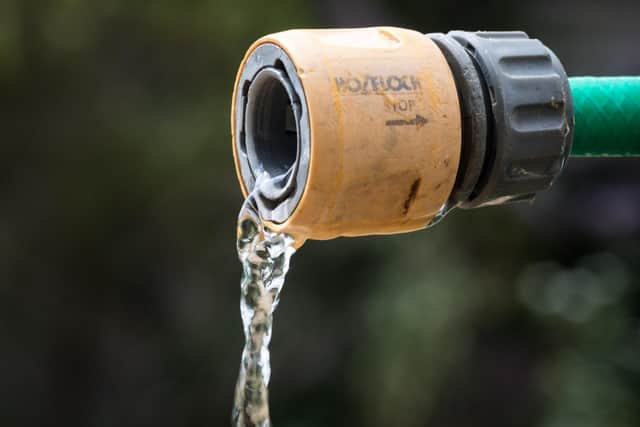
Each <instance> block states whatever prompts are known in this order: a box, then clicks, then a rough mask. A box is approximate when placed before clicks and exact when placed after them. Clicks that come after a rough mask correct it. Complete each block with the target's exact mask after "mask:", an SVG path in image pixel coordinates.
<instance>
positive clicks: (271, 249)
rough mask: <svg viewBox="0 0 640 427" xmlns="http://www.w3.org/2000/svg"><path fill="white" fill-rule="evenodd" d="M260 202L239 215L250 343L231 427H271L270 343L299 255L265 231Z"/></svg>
mask: <svg viewBox="0 0 640 427" xmlns="http://www.w3.org/2000/svg"><path fill="white" fill-rule="evenodd" d="M255 187H256V188H260V185H258V184H256V186H255ZM256 199H257V197H255V193H253V194H252V195H250V196H249V197H247V200H245V202H244V204H243V205H242V209H241V210H240V215H239V216H238V240H237V249H238V257H239V258H240V262H241V263H242V279H241V282H240V288H241V298H240V313H241V315H242V324H243V327H244V336H245V343H244V350H243V351H242V361H241V363H240V373H239V374H238V382H237V384H236V392H235V399H234V406H233V413H232V425H234V426H236V427H249V426H260V427H267V426H270V425H271V420H270V418H269V396H268V388H267V387H268V385H269V377H270V376H271V365H270V361H269V342H270V341H271V328H272V325H273V312H274V310H275V309H276V307H277V306H278V301H279V297H280V290H281V289H282V285H283V284H284V279H285V275H286V274H287V271H288V270H289V260H290V258H291V256H292V255H293V253H294V252H295V247H294V246H293V245H294V239H293V238H292V237H291V236H289V235H287V234H283V233H276V232H272V231H270V230H268V229H267V228H265V227H264V225H263V222H262V220H261V218H260V215H259V213H258V209H257V208H256Z"/></svg>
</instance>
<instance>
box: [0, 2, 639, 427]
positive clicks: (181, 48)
mask: <svg viewBox="0 0 640 427" xmlns="http://www.w3.org/2000/svg"><path fill="white" fill-rule="evenodd" d="M638 17H640V3H638V2H637V1H636V0H629V1H623V0H615V1H614V0H612V1H607V2H604V1H598V0H563V1H558V0H543V1H533V0H531V1H507V0H489V1H479V0H474V1H470V0H466V1H453V0H451V1H445V0H442V1H438V2H436V1H427V0H422V1H416V0H376V1H365V0H357V1H346V0H312V1H309V0H306V1H305V0H269V1H249V0H235V1H230V2H223V1H220V0H183V1H169V0H155V1H137V0H126V1H125V0H110V1H102V2H99V1H82V0H46V1H45V0H2V1H1V2H0V113H1V114H0V135H1V142H0V171H1V172H0V196H1V197H0V424H1V425H2V426H47V425H65V426H158V427H160V426H205V425H208V426H225V425H228V424H229V420H230V409H231V401H232V395H233V388H234V383H235V377H236V374H237V368H238V365H239V357H240V351H241V347H242V341H243V338H242V331H241V324H240V316H239V276H240V266H239V263H238V262H237V259H236V253H235V250H234V237H235V219H236V215H237V211H238V209H239V207H240V204H241V201H242V200H241V195H240V191H239V187H238V184H237V182H236V177H235V173H234V169H233V161H232V155H231V141H230V130H229V106H230V98H231V90H232V84H233V78H234V76H235V72H236V69H237V66H238V64H239V62H240V60H241V58H242V56H243V54H244V51H245V50H246V48H247V47H248V46H249V44H250V43H251V42H252V41H253V40H254V39H256V38H257V37H259V36H261V35H263V34H266V33H270V32H275V31H279V30H284V29H288V28H294V27H335V26H363V25H378V24H387V25H397V26H407V27H409V28H414V29H418V30H421V31H423V32H434V31H447V30H450V29H467V30H477V29H492V30H510V29H520V30H525V31H527V32H528V33H529V34H530V35H531V36H534V37H538V38H541V39H542V40H543V41H544V42H545V43H546V44H547V45H549V46H550V47H552V48H553V49H554V50H555V51H556V53H557V54H558V55H559V57H560V58H561V59H562V60H563V62H564V64H565V66H566V68H567V70H568V73H569V74H570V75H582V74H592V75H607V74H610V75H617V74H640V55H639V54H638V43H640V26H638V23H637V21H638ZM639 261H640V160H637V159H635V160H634V159H627V160H620V159H618V160H616V159H603V160H582V159H572V160H571V161H570V162H569V164H568V166H567V168H566V171H565V173H564V175H563V176H562V178H561V179H560V180H559V181H558V182H557V184H556V185H555V186H554V188H553V189H552V190H551V191H549V192H547V193H545V194H542V195H540V196H539V198H538V199H537V201H536V202H535V203H534V204H533V205H531V206H529V205H523V206H515V207H495V208H484V209H480V210H476V211H455V212H453V213H451V214H450V215H449V216H448V217H447V218H446V219H445V220H444V221H443V222H441V223H440V224H439V225H437V226H436V227H434V228H432V229H430V230H426V231H422V232H417V233H413V234H408V235H399V236H385V237H368V238H359V239H353V238H352V239H338V240H333V241H328V242H309V243H307V244H306V245H305V246H304V247H303V248H302V249H301V250H300V251H299V252H298V253H297V254H296V255H295V257H294V259H293V262H292V269H291V272H290V275H289V278H288V279H289V280H288V282H287V284H286V286H285V289H284V291H283V295H282V303H281V305H280V307H279V309H278V312H277V315H276V319H275V333H274V339H273V342H272V361H273V376H272V387H271V403H272V416H273V420H274V423H275V424H276V425H277V426H300V427H303V426H340V425H352V426H374V427H375V426H427V425H428V426H447V427H455V426H460V427H462V426H470V427H471V426H474V427H476V426H492V427H500V426H505V427H506V426H544V427H572V426H580V427H590V426H594V427H596V426H598V427H599V426H608V427H627V426H629V427H631V426H638V425H639V424H640V263H639Z"/></svg>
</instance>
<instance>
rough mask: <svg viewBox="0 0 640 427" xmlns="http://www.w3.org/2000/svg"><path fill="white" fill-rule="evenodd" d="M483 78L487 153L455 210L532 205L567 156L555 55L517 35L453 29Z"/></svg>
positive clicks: (564, 82)
mask: <svg viewBox="0 0 640 427" xmlns="http://www.w3.org/2000/svg"><path fill="white" fill-rule="evenodd" d="M447 36H449V37H451V38H453V39H454V40H456V41H457V42H458V43H459V44H460V45H461V46H462V47H463V48H465V50H466V51H467V53H468V54H469V56H470V57H471V58H472V59H473V61H474V63H475V65H476V66H477V68H478V70H479V72H480V74H481V75H482V77H483V80H484V85H485V87H484V92H485V98H486V102H487V110H488V113H489V114H488V131H487V147H486V149H487V152H486V155H485V159H484V167H483V171H482V173H481V175H480V178H479V180H478V183H477V185H476V187H475V189H474V191H473V193H472V194H471V195H470V197H469V199H468V200H467V201H466V202H463V203H461V204H460V206H461V207H468V208H472V207H478V206H482V205H491V204H502V203H506V202H510V201H519V200H531V199H533V197H534V196H535V194H536V193H537V192H538V191H541V190H545V189H547V188H549V187H550V186H551V184H552V183H553V181H554V179H555V178H556V177H557V175H558V174H559V172H560V171H561V170H562V167H563V165H564V163H565V161H566V159H567V157H568V155H569V151H570V148H571V141H572V132H573V127H574V126H573V105H572V101H571V92H570V90H569V83H568V78H567V75H566V73H565V71H564V69H563V67H562V64H561V63H560V61H559V60H558V58H557V57H556V56H555V55H554V53H553V52H552V51H551V50H550V49H549V48H547V47H546V46H545V45H543V44H542V43H541V42H540V41H539V40H535V39H529V38H528V36H527V35H526V34H525V33H523V32H477V33H471V32H465V31H452V32H450V33H448V35H447Z"/></svg>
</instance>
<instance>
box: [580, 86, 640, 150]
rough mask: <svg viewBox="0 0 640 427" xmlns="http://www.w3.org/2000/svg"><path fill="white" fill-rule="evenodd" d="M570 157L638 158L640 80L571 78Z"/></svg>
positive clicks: (639, 146) (639, 143) (639, 142)
mask: <svg viewBox="0 0 640 427" xmlns="http://www.w3.org/2000/svg"><path fill="white" fill-rule="evenodd" d="M569 84H570V86H571V94H572V96H573V106H574V116H575V122H576V124H575V133H574V137H573V147H572V149H571V155H572V156H640V77H573V78H570V79H569Z"/></svg>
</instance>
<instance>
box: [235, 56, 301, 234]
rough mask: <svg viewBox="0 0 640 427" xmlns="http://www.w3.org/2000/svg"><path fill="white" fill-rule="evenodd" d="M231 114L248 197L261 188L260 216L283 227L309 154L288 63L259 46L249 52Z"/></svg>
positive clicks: (291, 66) (298, 87) (298, 196)
mask: <svg viewBox="0 0 640 427" xmlns="http://www.w3.org/2000/svg"><path fill="white" fill-rule="evenodd" d="M233 110H234V122H233V126H234V132H233V134H234V145H235V155H236V161H237V165H238V169H239V172H240V178H241V180H242V182H243V184H244V187H245V189H246V191H247V192H252V191H253V190H254V187H255V185H256V181H257V180H258V179H259V178H261V177H263V176H264V175H267V176H268V177H269V178H272V179H271V180H268V181H267V182H264V184H262V185H260V189H259V191H258V192H257V193H256V197H257V198H258V199H259V200H258V201H259V210H260V215H261V216H262V218H263V219H265V220H267V221H271V222H274V223H282V222H284V221H286V220H287V219H288V218H289V216H291V214H292V213H293V211H294V210H295V208H296V206H297V205H298V202H299V201H300V199H301V197H302V193H303V192H304V189H305V186H306V181H307V175H308V173H309V162H310V155H311V154H310V153H311V148H310V147H311V141H310V131H309V112H308V109H307V101H306V97H305V94H304V90H303V87H302V82H301V81H300V77H299V76H298V73H297V69H296V67H295V65H294V63H293V61H291V58H289V56H288V55H287V53H286V52H284V50H282V49H281V48H280V47H278V46H276V45H274V44H271V43H264V44H261V45H259V46H257V47H256V48H255V49H254V50H252V51H251V53H250V54H249V56H248V57H247V58H246V59H245V62H244V64H243V66H242V68H241V70H240V74H239V76H238V81H237V90H236V97H235V98H234V102H233Z"/></svg>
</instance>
